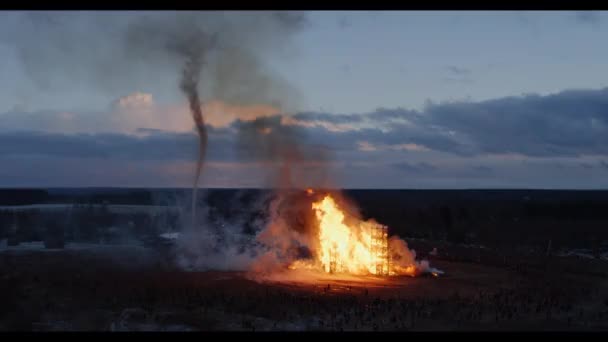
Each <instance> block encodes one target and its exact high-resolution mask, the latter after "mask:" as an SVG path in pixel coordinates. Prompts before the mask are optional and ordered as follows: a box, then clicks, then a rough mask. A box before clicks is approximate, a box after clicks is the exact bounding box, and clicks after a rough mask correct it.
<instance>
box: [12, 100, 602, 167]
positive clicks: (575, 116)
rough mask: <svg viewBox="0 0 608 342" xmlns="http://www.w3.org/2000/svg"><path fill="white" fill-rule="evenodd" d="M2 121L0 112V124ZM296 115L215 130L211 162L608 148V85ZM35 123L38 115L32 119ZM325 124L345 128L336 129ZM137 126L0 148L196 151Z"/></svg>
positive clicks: (16, 136)
mask: <svg viewBox="0 0 608 342" xmlns="http://www.w3.org/2000/svg"><path fill="white" fill-rule="evenodd" d="M55 117H56V116H55ZM2 118H3V115H2V114H0V122H2ZM290 118H291V119H292V122H291V123H289V122H286V120H285V117H281V116H273V117H267V118H259V119H257V120H254V121H238V120H237V121H235V122H233V123H232V125H229V126H228V127H226V128H214V127H211V126H210V127H208V129H209V159H210V160H271V159H272V158H274V155H273V151H274V150H273V148H277V146H278V147H286V146H297V148H298V153H301V154H302V158H304V159H305V160H314V159H322V158H325V157H327V154H328V153H337V154H342V155H349V156H352V157H354V156H355V155H356V154H357V153H358V154H362V153H363V152H361V151H360V146H361V145H360V144H361V143H366V144H368V146H371V147H370V148H368V149H367V150H366V151H365V155H364V157H365V158H371V157H372V155H374V154H381V153H380V152H381V149H379V148H375V147H378V146H380V147H386V148H384V150H385V151H387V150H390V151H391V152H390V153H393V154H394V153H397V154H398V153H403V154H407V153H414V151H416V153H419V151H422V150H424V151H426V150H430V151H431V152H433V151H434V152H441V153H448V154H452V155H455V156H460V157H472V156H483V155H487V154H519V155H522V156H527V157H537V158H553V157H577V156H581V155H605V154H608V89H600V90H568V91H563V92H560V93H556V94H552V95H546V96H541V95H525V96H517V97H505V98H499V99H494V100H488V101H482V102H466V101H460V102H447V103H440V104H429V105H427V107H425V108H424V110H422V111H414V110H408V109H402V108H397V109H386V108H380V109H378V110H376V111H374V112H371V113H363V114H341V115H335V114H330V113H320V112H305V113H299V114H296V115H293V116H291V117H290ZM30 121H32V122H33V121H35V120H34V117H33V116H32V118H31V120H30ZM294 121H295V123H294ZM311 123H315V124H314V125H310V124H311ZM319 123H326V124H332V125H343V127H344V128H343V129H341V130H332V129H331V127H328V126H324V125H319ZM58 126H61V125H59V124H58ZM77 128H78V127H74V130H77ZM38 129H39V130H42V129H43V127H40V128H38ZM138 133H139V134H138V135H128V134H117V133H114V134H101V133H100V134H71V135H68V134H58V133H57V134H52V133H48V132H47V133H41V132H19V133H16V132H10V131H6V130H5V132H4V133H1V134H0V145H1V146H0V153H1V154H3V155H7V154H13V155H19V154H46V155H56V156H57V155H70V156H78V157H86V155H87V154H90V155H91V156H94V157H106V158H114V157H115V158H134V159H138V160H141V159H154V158H156V159H166V160H170V159H171V160H175V159H190V160H191V158H192V157H193V156H194V155H195V154H193V153H195V151H194V149H195V146H196V139H195V136H194V134H192V133H171V132H164V131H159V130H150V129H140V130H139V131H138ZM243 133H247V134H263V133H266V134H268V136H267V138H264V139H260V140H255V139H254V140H248V139H243V138H246V134H245V135H243ZM239 134H240V135H239ZM247 141H258V142H259V144H261V145H259V144H258V143H257V142H256V144H258V145H255V146H253V145H252V144H247V143H243V142H247ZM418 147H421V148H420V149H418ZM256 149H257V150H256ZM266 152H267V153H266ZM322 155H323V157H321V156H322Z"/></svg>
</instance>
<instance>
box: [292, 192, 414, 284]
mask: <svg viewBox="0 0 608 342" xmlns="http://www.w3.org/2000/svg"><path fill="white" fill-rule="evenodd" d="M307 193H308V194H312V193H314V192H313V191H312V189H307ZM312 209H313V210H314V212H315V216H316V218H317V221H318V224H319V230H318V242H319V243H318V245H319V250H318V251H317V253H313V254H314V260H313V261H303V260H297V261H295V262H294V263H292V264H291V265H290V266H289V268H290V269H309V270H314V269H316V270H322V271H324V272H327V273H332V274H352V275H412V276H413V275H415V274H416V272H417V270H416V266H415V265H409V266H407V267H400V266H397V265H394V266H392V265H391V263H390V258H389V243H388V236H387V233H388V232H387V227H386V226H383V225H380V224H378V223H375V222H373V221H361V220H353V222H354V223H346V222H345V213H344V212H343V211H342V210H341V209H340V207H339V206H338V204H337V203H336V201H335V200H334V199H333V198H332V197H331V196H330V195H325V196H324V197H323V198H322V199H321V200H319V201H317V202H314V203H313V204H312ZM349 222H350V221H349Z"/></svg>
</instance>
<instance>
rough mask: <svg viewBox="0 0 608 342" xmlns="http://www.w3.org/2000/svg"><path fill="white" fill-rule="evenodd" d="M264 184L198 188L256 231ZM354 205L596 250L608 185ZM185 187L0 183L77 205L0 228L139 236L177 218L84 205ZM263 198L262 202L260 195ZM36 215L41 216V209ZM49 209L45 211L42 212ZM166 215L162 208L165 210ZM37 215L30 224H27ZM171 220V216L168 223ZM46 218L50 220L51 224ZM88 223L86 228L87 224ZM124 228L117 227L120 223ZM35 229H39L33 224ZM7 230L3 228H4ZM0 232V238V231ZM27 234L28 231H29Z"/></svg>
mask: <svg viewBox="0 0 608 342" xmlns="http://www.w3.org/2000/svg"><path fill="white" fill-rule="evenodd" d="M268 192H269V190H255V189H248V190H238V189H213V190H207V191H201V193H200V195H201V198H200V202H205V204H202V206H204V207H206V208H207V209H208V210H207V211H206V212H207V214H208V216H209V220H210V222H219V223H218V224H217V226H218V227H221V226H222V224H233V226H240V227H243V230H244V232H246V233H250V234H254V233H255V230H256V228H259V227H260V223H263V222H264V219H265V215H267V212H266V211H265V210H263V208H264V207H267V206H268V196H262V195H264V194H265V193H266V194H267V193H268ZM345 192H346V194H347V196H348V197H350V198H351V199H352V200H353V201H354V202H355V203H357V205H358V206H359V208H360V211H361V214H362V215H363V216H364V218H374V219H376V220H377V221H379V222H381V223H383V224H386V225H387V226H388V227H389V231H390V233H391V234H396V235H400V236H403V237H414V238H422V239H429V240H434V241H447V242H454V243H465V244H483V245H486V246H488V247H490V246H493V247H498V248H507V249H528V248H529V247H530V246H534V248H537V249H539V250H541V249H546V247H547V245H548V241H549V240H551V241H552V246H553V247H554V248H560V247H581V248H582V247H587V248H593V249H598V248H599V247H600V246H601V245H602V244H604V245H606V244H608V229H607V228H606V223H607V222H608V191H548V190H546V191H541V190H346V191H345ZM190 195H191V191H190V189H47V190H17V189H15V190H0V201H1V203H3V205H24V204H37V203H75V204H78V203H79V204H80V206H81V207H80V208H79V209H78V210H75V211H72V214H71V215H72V216H71V217H70V218H67V217H64V216H65V214H64V216H61V215H60V214H59V213H58V214H57V216H55V218H54V219H52V218H51V217H42V216H45V215H47V214H44V215H42V214H40V213H39V214H31V215H30V216H32V215H33V216H32V217H28V215H29V214H25V213H24V214H21V215H24V216H23V217H19V218H15V215H14V213H11V212H8V211H6V212H4V213H0V231H4V232H6V231H7V230H6V229H8V225H9V224H12V223H13V222H15V221H19V222H18V223H19V227H20V229H22V230H23V231H22V232H21V233H20V234H22V237H23V238H26V235H32V234H33V235H36V234H35V233H31V232H27V233H26V231H29V230H31V229H34V228H31V227H33V226H36V227H42V226H46V225H47V222H49V221H48V220H50V221H55V222H58V224H59V225H60V226H64V227H72V228H69V229H68V228H66V229H67V230H66V237H68V238H69V237H72V236H73V237H74V238H77V239H84V240H95V239H97V237H98V236H99V234H97V233H96V232H102V231H104V230H105V229H106V227H109V226H114V227H116V228H118V229H119V230H122V229H124V227H127V226H129V224H128V223H129V222H132V223H131V225H132V226H130V227H131V228H129V230H130V231H133V226H135V227H137V228H135V229H134V230H135V231H137V232H138V233H137V234H135V235H140V234H141V233H144V231H146V229H148V228H146V227H150V226H154V227H155V228H154V231H162V230H163V227H166V226H167V225H170V226H172V227H173V228H174V229H176V228H179V227H177V224H178V223H177V222H176V219H177V218H176V217H169V218H162V219H160V218H158V219H154V220H153V221H156V222H154V223H153V222H151V221H149V218H147V217H146V215H145V214H141V213H138V214H135V213H134V214H133V215H126V214H117V213H110V212H108V211H107V209H104V208H101V209H93V208H91V207H88V205H89V204H103V205H108V204H131V205H164V204H169V205H175V204H177V203H178V202H179V201H181V203H182V204H184V203H185V204H188V203H190V202H189V200H187V199H188V196H190ZM262 198H265V201H264V203H260V202H261V201H260V199H262ZM41 215H42V216H41ZM48 215H50V214H48ZM165 216H166V215H165ZM33 222H36V223H33ZM169 222H170V223H169ZM51 225H52V224H51ZM85 227H86V228H85ZM119 227H122V228H119ZM36 229H38V228H36ZM3 235H4V236H6V233H5V234H3ZM0 238H1V237H0ZM32 238H33V236H32Z"/></svg>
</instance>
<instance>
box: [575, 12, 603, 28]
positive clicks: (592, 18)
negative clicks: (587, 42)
mask: <svg viewBox="0 0 608 342" xmlns="http://www.w3.org/2000/svg"><path fill="white" fill-rule="evenodd" d="M574 17H575V19H576V21H578V22H580V23H583V24H591V25H597V24H598V23H599V22H600V21H601V20H602V17H601V14H600V12H598V11H579V12H576V14H575V15H574Z"/></svg>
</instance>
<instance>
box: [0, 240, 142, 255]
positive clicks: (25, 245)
mask: <svg viewBox="0 0 608 342" xmlns="http://www.w3.org/2000/svg"><path fill="white" fill-rule="evenodd" d="M117 248H120V249H142V250H143V249H144V247H143V246H142V245H141V244H98V243H66V245H65V248H56V249H55V248H48V249H47V248H45V246H44V241H30V242H21V243H20V244H18V245H17V246H8V245H7V243H6V240H2V241H0V252H34V251H41V252H59V251H65V250H69V251H100V252H103V251H112V250H116V249H117Z"/></svg>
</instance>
